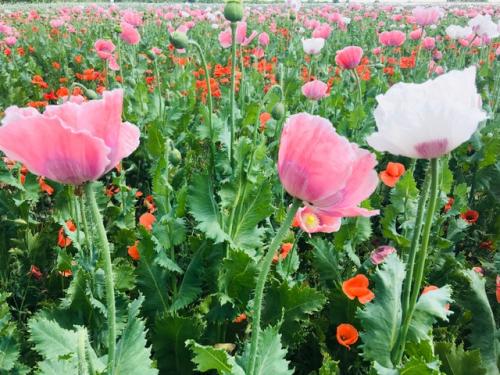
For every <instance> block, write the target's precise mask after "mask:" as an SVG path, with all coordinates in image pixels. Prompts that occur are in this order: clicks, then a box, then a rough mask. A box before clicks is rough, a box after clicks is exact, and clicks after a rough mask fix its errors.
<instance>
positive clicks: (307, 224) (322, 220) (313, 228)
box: [295, 206, 342, 234]
mask: <svg viewBox="0 0 500 375" xmlns="http://www.w3.org/2000/svg"><path fill="white" fill-rule="evenodd" d="M341 221H342V219H341V218H340V217H336V216H329V215H326V214H324V213H323V212H321V210H317V209H315V208H313V207H309V206H305V207H302V208H299V210H298V211H297V213H296V214H295V222H296V223H297V224H298V225H299V227H300V229H302V230H303V231H304V232H306V233H309V234H311V233H332V232H337V231H338V230H339V229H340V224H341Z"/></svg>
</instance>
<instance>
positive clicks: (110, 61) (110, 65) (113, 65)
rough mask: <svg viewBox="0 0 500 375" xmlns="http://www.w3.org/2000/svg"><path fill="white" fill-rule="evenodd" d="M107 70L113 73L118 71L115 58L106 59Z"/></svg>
mask: <svg viewBox="0 0 500 375" xmlns="http://www.w3.org/2000/svg"><path fill="white" fill-rule="evenodd" d="M108 68H109V69H111V70H112V71H114V72H116V71H118V70H120V65H118V62H117V61H116V58H115V56H111V57H110V58H109V59H108Z"/></svg>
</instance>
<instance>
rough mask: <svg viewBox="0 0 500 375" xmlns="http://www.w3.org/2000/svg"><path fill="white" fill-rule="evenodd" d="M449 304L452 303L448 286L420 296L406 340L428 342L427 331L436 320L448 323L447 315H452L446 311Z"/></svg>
mask: <svg viewBox="0 0 500 375" xmlns="http://www.w3.org/2000/svg"><path fill="white" fill-rule="evenodd" d="M451 302H453V300H452V299H451V288H450V287H449V286H448V285H446V286H444V287H442V288H439V289H436V290H431V291H429V292H427V293H425V294H422V295H421V296H420V297H419V299H418V302H417V304H416V306H415V312H414V313H413V317H412V321H411V323H410V328H409V330H408V339H409V340H412V341H416V342H419V341H420V340H430V339H431V337H430V336H429V331H431V329H432V325H433V324H434V323H435V321H436V319H437V318H439V319H442V320H444V321H448V315H451V314H452V313H453V312H451V311H450V310H449V309H446V305H447V304H449V303H451Z"/></svg>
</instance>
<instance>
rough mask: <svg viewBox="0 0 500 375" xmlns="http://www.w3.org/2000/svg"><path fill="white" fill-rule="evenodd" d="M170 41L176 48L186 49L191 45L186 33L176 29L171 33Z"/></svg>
mask: <svg viewBox="0 0 500 375" xmlns="http://www.w3.org/2000/svg"><path fill="white" fill-rule="evenodd" d="M170 43H172V44H173V45H174V47H175V48H176V49H185V48H187V47H188V45H189V39H188V37H187V35H186V34H185V33H181V32H180V31H174V32H173V33H172V34H171V35H170Z"/></svg>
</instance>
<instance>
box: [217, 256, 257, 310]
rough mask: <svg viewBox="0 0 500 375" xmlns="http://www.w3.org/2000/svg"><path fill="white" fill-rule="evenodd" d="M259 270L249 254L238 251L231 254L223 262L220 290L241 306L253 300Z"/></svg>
mask: <svg viewBox="0 0 500 375" xmlns="http://www.w3.org/2000/svg"><path fill="white" fill-rule="evenodd" d="M258 272H259V269H258V267H257V264H256V263H255V260H254V259H253V258H252V257H250V255H248V254H247V253H245V252H243V251H238V250H232V251H230V252H229V254H228V257H227V258H225V259H224V260H223V262H222V267H221V271H220V273H219V280H218V282H219V290H220V291H221V292H223V293H225V294H226V295H227V296H228V297H229V298H231V299H232V300H233V301H236V302H238V303H239V304H240V305H241V306H243V307H246V304H247V303H248V301H249V300H250V298H251V295H252V292H253V290H254V289H255V283H256V281H255V280H256V278H257V274H258Z"/></svg>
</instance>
